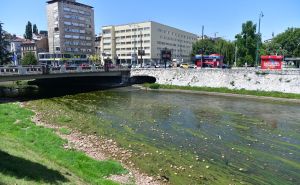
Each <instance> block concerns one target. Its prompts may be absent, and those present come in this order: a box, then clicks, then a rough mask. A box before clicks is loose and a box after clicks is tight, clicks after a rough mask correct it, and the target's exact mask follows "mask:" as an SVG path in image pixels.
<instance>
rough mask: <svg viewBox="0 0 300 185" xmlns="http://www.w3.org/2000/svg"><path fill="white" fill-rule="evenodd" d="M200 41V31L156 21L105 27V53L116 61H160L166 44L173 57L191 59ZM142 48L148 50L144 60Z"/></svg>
mask: <svg viewBox="0 0 300 185" xmlns="http://www.w3.org/2000/svg"><path fill="white" fill-rule="evenodd" d="M196 41H197V35H196V34H193V33H189V32H186V31H183V30H179V29H177V28H173V27H170V26H167V25H163V24H160V23H157V22H153V21H148V22H141V23H132V24H125V25H117V26H104V27H102V52H103V54H102V55H103V56H104V57H103V58H104V59H105V58H110V59H112V60H113V62H114V63H116V62H117V61H119V62H121V63H131V64H136V63H139V62H138V61H142V62H143V63H144V64H148V63H159V62H160V60H161V51H162V50H163V49H165V48H167V49H169V50H171V51H172V58H173V59H177V60H179V61H182V62H183V61H189V60H190V54H191V52H192V45H193V43H194V42H196ZM139 50H142V51H143V52H144V55H143V56H142V60H141V56H138V51H139Z"/></svg>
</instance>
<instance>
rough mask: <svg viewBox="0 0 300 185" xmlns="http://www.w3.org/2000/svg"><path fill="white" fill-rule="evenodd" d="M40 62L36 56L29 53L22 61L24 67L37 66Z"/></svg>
mask: <svg viewBox="0 0 300 185" xmlns="http://www.w3.org/2000/svg"><path fill="white" fill-rule="evenodd" d="M37 63H38V61H37V59H36V57H35V54H34V53H32V52H28V53H26V54H25V56H24V57H23V59H22V65H37Z"/></svg>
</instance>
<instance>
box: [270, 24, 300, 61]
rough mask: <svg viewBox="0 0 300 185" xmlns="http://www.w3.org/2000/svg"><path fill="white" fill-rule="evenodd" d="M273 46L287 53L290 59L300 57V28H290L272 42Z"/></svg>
mask: <svg viewBox="0 0 300 185" xmlns="http://www.w3.org/2000/svg"><path fill="white" fill-rule="evenodd" d="M271 43H272V45H277V46H278V47H280V48H281V49H282V50H284V51H286V55H287V56H290V57H297V56H298V57H299V56H300V28H288V29H287V30H286V31H285V32H283V33H281V34H279V35H277V36H276V37H274V38H273V40H272V42H271ZM278 47H277V48H278Z"/></svg>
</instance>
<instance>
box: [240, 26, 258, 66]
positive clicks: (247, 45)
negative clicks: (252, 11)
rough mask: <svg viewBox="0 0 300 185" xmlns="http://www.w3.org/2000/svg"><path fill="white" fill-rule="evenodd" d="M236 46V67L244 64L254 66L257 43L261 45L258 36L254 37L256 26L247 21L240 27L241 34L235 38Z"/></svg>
mask: <svg viewBox="0 0 300 185" xmlns="http://www.w3.org/2000/svg"><path fill="white" fill-rule="evenodd" d="M235 38H236V45H237V47H238V52H237V55H238V61H237V65H238V66H243V65H244V64H245V63H247V64H248V65H251V66H255V57H256V47H257V41H258V40H259V41H260V42H259V43H261V38H260V36H258V35H256V24H253V22H252V21H247V22H246V23H243V25H242V32H241V33H240V34H237V35H236V36H235Z"/></svg>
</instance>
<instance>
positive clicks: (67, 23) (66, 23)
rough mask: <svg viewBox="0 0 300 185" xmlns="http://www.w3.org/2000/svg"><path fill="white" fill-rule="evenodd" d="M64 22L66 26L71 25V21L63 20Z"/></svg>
mask: <svg viewBox="0 0 300 185" xmlns="http://www.w3.org/2000/svg"><path fill="white" fill-rule="evenodd" d="M64 24H65V25H67V26H71V24H72V23H71V22H66V21H65V22H64Z"/></svg>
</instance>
